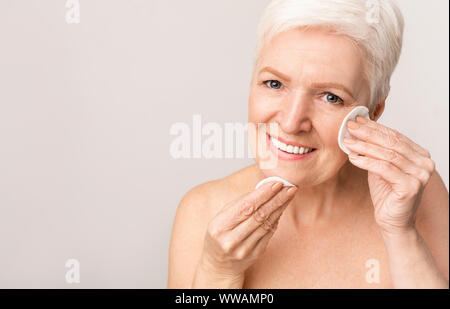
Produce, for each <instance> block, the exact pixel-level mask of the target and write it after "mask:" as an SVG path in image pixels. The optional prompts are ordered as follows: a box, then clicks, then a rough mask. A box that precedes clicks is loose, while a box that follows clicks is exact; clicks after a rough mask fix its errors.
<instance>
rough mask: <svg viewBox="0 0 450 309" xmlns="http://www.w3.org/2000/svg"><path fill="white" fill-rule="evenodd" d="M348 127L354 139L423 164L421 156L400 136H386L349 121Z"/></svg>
mask: <svg viewBox="0 0 450 309" xmlns="http://www.w3.org/2000/svg"><path fill="white" fill-rule="evenodd" d="M348 125H349V131H350V134H351V135H353V136H355V137H356V138H358V139H360V140H362V141H364V142H368V143H372V144H376V145H378V146H381V147H383V148H387V149H390V150H394V151H396V152H397V153H399V154H401V155H403V156H404V157H406V158H408V159H409V160H410V161H412V162H415V163H416V164H418V165H421V164H423V162H422V157H423V156H422V155H421V154H420V153H418V152H417V151H415V150H414V149H413V148H412V146H411V145H410V144H408V143H406V142H404V141H403V140H402V138H400V137H399V136H400V135H398V136H397V135H390V134H386V133H383V132H381V131H380V130H375V129H373V128H371V127H369V126H367V125H361V124H359V123H356V122H353V121H349V122H348Z"/></svg>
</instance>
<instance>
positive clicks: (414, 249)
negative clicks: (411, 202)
mask: <svg viewBox="0 0 450 309" xmlns="http://www.w3.org/2000/svg"><path fill="white" fill-rule="evenodd" d="M383 238H384V241H385V244H386V248H387V252H388V256H389V263H390V271H391V279H392V282H393V284H394V287H395V288H437V289H439V288H444V289H448V287H449V285H448V278H449V277H448V276H449V275H448V274H449V196H448V191H447V189H446V188H445V185H444V183H443V182H442V179H441V177H440V176H439V174H438V173H437V172H435V173H434V174H433V176H432V177H431V179H430V182H429V183H428V185H427V187H426V188H425V190H424V193H423V197H422V202H421V204H420V207H419V210H418V212H417V219H416V224H415V228H413V229H411V230H410V231H409V232H404V233H401V234H398V235H396V234H388V233H383Z"/></svg>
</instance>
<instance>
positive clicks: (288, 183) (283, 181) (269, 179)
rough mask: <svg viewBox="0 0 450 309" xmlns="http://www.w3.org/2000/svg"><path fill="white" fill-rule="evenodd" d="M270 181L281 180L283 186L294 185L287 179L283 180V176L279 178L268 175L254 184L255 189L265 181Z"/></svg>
mask: <svg viewBox="0 0 450 309" xmlns="http://www.w3.org/2000/svg"><path fill="white" fill-rule="evenodd" d="M271 181H275V182H281V183H282V184H283V187H295V185H293V184H291V183H290V182H289V181H287V180H284V179H283V178H280V177H269V178H266V179H264V180H262V181H260V182H259V183H258V184H257V185H256V188H255V190H256V189H258V188H260V187H261V186H262V185H264V184H266V183H268V182H271Z"/></svg>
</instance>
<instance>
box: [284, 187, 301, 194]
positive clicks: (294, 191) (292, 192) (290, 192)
mask: <svg viewBox="0 0 450 309" xmlns="http://www.w3.org/2000/svg"><path fill="white" fill-rule="evenodd" d="M297 190H298V189H297V187H291V188H289V190H288V191H287V193H288V195H289V196H293V195H294V194H295V193H296V192H297Z"/></svg>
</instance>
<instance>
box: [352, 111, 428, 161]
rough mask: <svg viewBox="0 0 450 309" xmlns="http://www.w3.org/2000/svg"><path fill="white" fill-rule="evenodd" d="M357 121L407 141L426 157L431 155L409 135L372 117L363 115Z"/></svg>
mask: <svg viewBox="0 0 450 309" xmlns="http://www.w3.org/2000/svg"><path fill="white" fill-rule="evenodd" d="M356 121H357V122H358V123H360V124H362V125H366V126H368V127H370V128H372V129H374V130H378V131H380V132H382V133H383V134H385V135H390V136H392V138H397V139H399V140H400V141H403V142H405V143H407V144H408V145H409V146H410V147H411V148H412V149H413V150H414V151H417V152H418V153H420V154H421V155H422V156H424V157H431V155H430V153H429V152H428V151H427V150H426V149H424V148H422V147H421V146H420V145H418V144H416V143H415V142H414V141H412V140H411V139H409V138H408V137H407V136H404V135H403V134H401V133H400V132H398V131H395V130H393V129H391V128H389V127H386V126H384V125H382V124H380V123H378V122H376V121H373V120H371V119H366V118H363V117H357V118H356Z"/></svg>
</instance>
